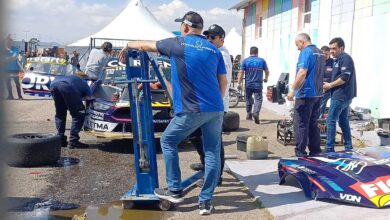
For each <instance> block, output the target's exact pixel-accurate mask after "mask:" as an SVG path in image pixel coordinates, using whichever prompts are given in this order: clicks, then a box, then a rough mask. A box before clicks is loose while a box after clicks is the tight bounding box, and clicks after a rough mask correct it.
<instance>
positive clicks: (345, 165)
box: [313, 157, 367, 174]
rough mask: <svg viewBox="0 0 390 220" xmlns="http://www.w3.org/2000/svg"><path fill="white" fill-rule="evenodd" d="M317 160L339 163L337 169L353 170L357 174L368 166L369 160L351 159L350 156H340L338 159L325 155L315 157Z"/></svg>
mask: <svg viewBox="0 0 390 220" xmlns="http://www.w3.org/2000/svg"><path fill="white" fill-rule="evenodd" d="M313 158H315V159H317V160H320V161H323V162H326V163H329V164H334V165H337V166H336V169H337V170H340V171H343V172H347V173H348V172H352V173H355V174H360V173H361V172H362V171H363V170H364V168H365V167H366V166H367V162H365V161H360V160H351V159H348V158H338V159H329V158H325V157H313Z"/></svg>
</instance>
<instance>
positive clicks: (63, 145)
mask: <svg viewBox="0 0 390 220" xmlns="http://www.w3.org/2000/svg"><path fill="white" fill-rule="evenodd" d="M66 139H67V137H66V135H64V136H61V147H66V146H68V141H67V140H66Z"/></svg>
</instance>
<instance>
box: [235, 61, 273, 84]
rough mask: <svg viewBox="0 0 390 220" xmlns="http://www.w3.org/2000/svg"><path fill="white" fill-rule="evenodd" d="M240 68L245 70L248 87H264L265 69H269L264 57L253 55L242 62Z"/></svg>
mask: <svg viewBox="0 0 390 220" xmlns="http://www.w3.org/2000/svg"><path fill="white" fill-rule="evenodd" d="M240 69H241V70H244V71H245V87H246V88H250V89H263V71H264V70H268V67H267V62H265V60H264V59H263V58H260V57H258V56H252V55H251V56H250V57H248V58H246V59H245V60H244V61H243V62H242V64H241V67H240Z"/></svg>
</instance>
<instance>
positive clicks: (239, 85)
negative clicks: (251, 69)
mask: <svg viewBox="0 0 390 220" xmlns="http://www.w3.org/2000/svg"><path fill="white" fill-rule="evenodd" d="M243 76H244V70H240V71H239V72H238V77H237V82H238V87H237V88H238V89H240V88H242V77H243Z"/></svg>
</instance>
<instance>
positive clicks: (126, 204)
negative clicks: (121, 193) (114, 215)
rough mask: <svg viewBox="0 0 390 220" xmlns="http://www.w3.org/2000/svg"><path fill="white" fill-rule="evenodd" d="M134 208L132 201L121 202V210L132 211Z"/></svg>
mask: <svg viewBox="0 0 390 220" xmlns="http://www.w3.org/2000/svg"><path fill="white" fill-rule="evenodd" d="M133 207H134V202H133V201H122V208H123V209H132V208H133Z"/></svg>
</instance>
